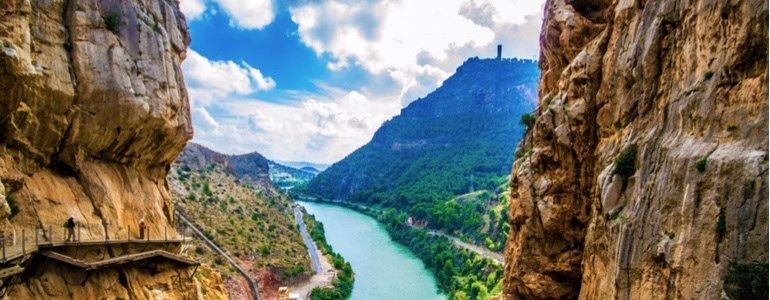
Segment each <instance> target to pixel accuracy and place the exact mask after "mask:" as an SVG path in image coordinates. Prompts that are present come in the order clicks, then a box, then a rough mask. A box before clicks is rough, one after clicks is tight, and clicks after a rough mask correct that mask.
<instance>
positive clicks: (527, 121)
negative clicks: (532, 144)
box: [521, 114, 535, 130]
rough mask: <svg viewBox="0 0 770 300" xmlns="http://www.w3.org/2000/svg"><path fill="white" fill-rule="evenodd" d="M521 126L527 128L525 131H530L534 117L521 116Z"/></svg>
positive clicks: (528, 115) (529, 115) (533, 123)
mask: <svg viewBox="0 0 770 300" xmlns="http://www.w3.org/2000/svg"><path fill="white" fill-rule="evenodd" d="M521 124H523V125H524V126H526V127H527V130H529V129H531V128H532V126H535V117H533V116H532V115H531V114H523V115H521Z"/></svg>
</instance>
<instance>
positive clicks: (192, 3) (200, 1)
mask: <svg viewBox="0 0 770 300" xmlns="http://www.w3.org/2000/svg"><path fill="white" fill-rule="evenodd" d="M204 1H205V0H179V8H180V9H181V10H182V13H183V14H184V16H185V17H186V18H187V21H192V20H196V19H198V18H200V17H201V16H202V15H203V13H204V12H205V11H206V3H204Z"/></svg>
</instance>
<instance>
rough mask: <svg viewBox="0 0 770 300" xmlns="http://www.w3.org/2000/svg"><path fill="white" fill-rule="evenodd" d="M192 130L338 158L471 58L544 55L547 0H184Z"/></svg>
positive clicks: (200, 136) (290, 154) (294, 153)
mask: <svg viewBox="0 0 770 300" xmlns="http://www.w3.org/2000/svg"><path fill="white" fill-rule="evenodd" d="M180 3H181V6H182V11H183V12H184V14H185V15H186V17H187V19H188V23H189V27H190V33H191V35H192V39H193V42H192V44H191V45H190V49H189V50H188V55H187V59H186V60H185V62H184V63H183V66H182V68H183V71H184V75H185V81H186V82H187V86H188V92H189V94H190V101H191V107H192V108H191V110H192V111H191V113H192V117H193V126H194V128H195V136H194V138H193V140H194V141H195V142H198V143H201V144H203V145H206V146H207V147H210V148H212V149H214V150H217V151H220V152H224V153H230V154H236V153H245V152H251V151H258V152H260V153H262V154H264V155H265V156H267V157H268V158H271V159H276V160H287V161H288V160H304V161H313V162H321V163H333V162H335V161H338V160H340V159H342V158H343V157H344V156H345V155H347V154H349V153H350V152H352V151H353V150H355V149H356V148H358V147H360V146H361V145H363V144H365V143H366V142H368V141H369V139H371V136H372V134H373V133H374V132H375V131H376V130H377V128H378V127H379V126H380V124H382V122H384V121H385V120H387V119H390V118H391V117H393V116H394V115H396V114H398V112H399V110H400V109H401V108H402V107H404V106H406V105H408V104H409V103H410V102H411V101H413V100H415V99H417V98H418V97H423V96H425V95H426V94H427V93H429V92H430V91H432V90H434V89H435V88H437V87H438V86H439V85H440V84H441V82H442V81H443V80H444V79H446V78H447V77H449V76H450V75H451V74H452V73H453V72H454V70H455V69H456V68H457V67H458V66H459V65H460V64H461V63H462V62H463V61H464V60H466V59H467V58H469V57H473V56H480V57H491V56H494V54H495V47H496V45H497V44H498V43H502V44H503V50H504V51H503V55H504V56H506V57H523V58H536V57H537V55H538V36H539V31H540V24H541V23H542V5H543V0H538V1H530V0H519V1H517V0H508V1H491V0H441V1H438V0H436V1H427V0H410V1H395V0H366V1H346V0H319V1H309V0H305V1H299V0H298V1H272V0H249V1H238V0H181V1H180Z"/></svg>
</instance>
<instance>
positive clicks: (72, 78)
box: [0, 0, 196, 298]
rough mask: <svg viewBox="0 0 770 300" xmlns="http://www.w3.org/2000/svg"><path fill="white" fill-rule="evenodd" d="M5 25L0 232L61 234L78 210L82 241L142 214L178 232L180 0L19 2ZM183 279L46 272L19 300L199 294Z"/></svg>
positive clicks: (117, 230)
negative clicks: (171, 178)
mask: <svg viewBox="0 0 770 300" xmlns="http://www.w3.org/2000/svg"><path fill="white" fill-rule="evenodd" d="M0 21H1V22H0V90H2V97H1V98H0V181H2V185H0V187H4V189H5V193H4V195H5V197H3V198H2V200H0V208H3V209H1V210H0V229H1V230H2V231H3V232H4V233H5V234H6V236H14V237H16V238H18V237H19V236H20V234H21V231H22V230H26V232H27V233H28V234H29V232H30V231H31V229H32V228H33V226H35V225H41V226H44V227H48V226H53V227H54V228H55V229H57V230H62V229H61V224H62V223H63V222H64V220H66V218H67V216H69V215H73V216H75V218H76V219H77V220H78V221H79V222H81V223H84V224H86V227H84V228H83V232H82V233H81V234H82V236H81V238H82V239H83V240H87V239H98V238H100V237H103V236H104V235H105V232H104V228H107V230H106V234H107V235H109V236H112V237H116V236H119V235H120V236H123V235H125V232H126V229H127V228H128V227H129V226H130V227H133V228H137V226H138V221H139V219H140V218H141V217H143V216H144V217H145V218H146V220H147V222H148V225H149V230H150V234H151V235H155V236H159V234H161V233H162V232H163V228H164V227H169V230H170V231H173V229H171V224H172V220H173V218H174V217H173V205H172V203H171V202H170V195H169V191H168V187H167V182H166V172H167V170H168V168H169V165H170V164H171V162H172V161H173V160H174V159H175V158H176V156H177V155H178V154H179V152H180V151H181V150H182V148H183V147H184V145H185V142H186V141H187V140H189V139H190V138H191V136H192V126H191V121H190V116H189V104H188V100H187V93H186V90H185V87H184V83H183V79H182V73H181V69H180V64H181V61H182V60H183V59H184V57H185V51H186V48H187V45H188V44H189V41H190V39H189V36H188V33H187V26H186V23H185V19H184V16H183V15H182V14H181V13H180V11H179V9H178V5H177V3H176V2H175V1H159V0H158V1H148V0H133V1H119V0H68V1H65V0H53V1H29V0H10V1H3V3H2V4H0ZM1 191H2V190H0V192H1ZM10 206H13V207H15V208H14V209H13V213H12V210H11V209H10ZM60 234H61V231H59V233H56V234H55V236H54V237H55V238H56V235H60ZM172 234H173V233H172ZM180 276H187V275H183V274H182V273H180V272H179V270H174V269H173V268H172V269H171V270H166V271H162V272H161V273H159V274H156V275H154V276H152V275H150V274H147V273H146V272H143V271H142V270H141V269H136V268H134V267H126V269H125V270H118V271H114V272H106V273H101V274H100V275H99V276H92V277H90V279H89V282H88V283H86V284H84V285H83V286H81V285H79V284H70V283H69V282H68V281H67V280H65V279H66V278H63V275H62V273H61V272H58V271H53V270H47V271H45V272H44V273H43V274H42V275H40V276H33V277H32V278H30V279H29V280H28V281H26V282H23V283H22V284H18V285H16V286H14V288H13V289H11V292H10V296H11V297H12V298H15V297H14V296H18V297H20V298H25V297H44V298H45V297H49V296H53V297H74V296H73V295H75V296H77V295H85V296H86V298H92V297H93V298H103V297H114V296H118V297H122V298H159V297H171V298H188V297H190V298H194V297H195V295H196V294H195V288H191V287H190V286H188V285H190V284H192V283H191V282H189V280H188V281H185V280H180V278H183V277H180ZM184 278H186V277H184ZM118 279H120V280H118ZM116 283H120V284H116Z"/></svg>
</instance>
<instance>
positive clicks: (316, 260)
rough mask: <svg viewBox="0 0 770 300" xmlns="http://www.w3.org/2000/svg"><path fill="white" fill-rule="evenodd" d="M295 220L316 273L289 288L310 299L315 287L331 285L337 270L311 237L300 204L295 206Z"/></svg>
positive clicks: (301, 296)
mask: <svg viewBox="0 0 770 300" xmlns="http://www.w3.org/2000/svg"><path fill="white" fill-rule="evenodd" d="M294 220H295V221H296V222H297V227H298V228H299V231H300V234H301V235H302V239H303V240H304V241H305V246H307V249H308V254H309V255H310V259H311V261H312V264H313V269H315V274H313V276H312V277H310V279H308V280H307V281H305V282H302V283H300V284H297V285H293V286H291V287H289V290H290V291H291V293H298V294H299V298H300V299H310V292H311V291H312V290H313V289H314V288H316V287H323V286H328V285H331V282H332V280H333V279H334V276H335V275H336V272H335V271H334V267H333V266H332V265H331V263H330V262H329V259H328V258H327V257H326V256H325V255H323V254H322V253H321V250H319V249H318V247H317V246H316V244H315V242H313V239H311V238H310V234H309V233H308V232H307V227H306V226H305V222H304V221H303V220H302V211H301V210H300V208H299V207H298V206H295V207H294Z"/></svg>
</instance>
